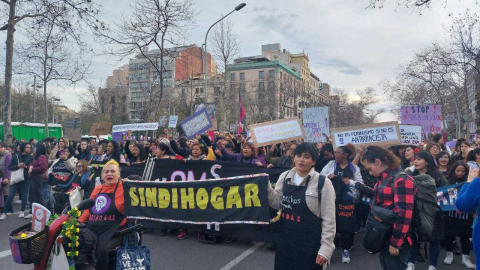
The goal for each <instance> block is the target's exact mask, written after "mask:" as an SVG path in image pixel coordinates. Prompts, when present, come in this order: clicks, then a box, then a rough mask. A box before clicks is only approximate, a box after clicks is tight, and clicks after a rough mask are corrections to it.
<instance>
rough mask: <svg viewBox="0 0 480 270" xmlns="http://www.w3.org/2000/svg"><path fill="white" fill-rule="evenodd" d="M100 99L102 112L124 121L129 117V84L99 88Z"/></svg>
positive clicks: (111, 117) (112, 118)
mask: <svg viewBox="0 0 480 270" xmlns="http://www.w3.org/2000/svg"><path fill="white" fill-rule="evenodd" d="M98 99H99V102H100V112H101V113H102V114H105V115H106V116H107V117H108V118H110V119H111V120H114V119H115V120H117V121H119V122H124V121H126V120H127V118H128V112H129V102H128V86H127V85H120V84H118V85H117V86H115V87H113V88H99V89H98Z"/></svg>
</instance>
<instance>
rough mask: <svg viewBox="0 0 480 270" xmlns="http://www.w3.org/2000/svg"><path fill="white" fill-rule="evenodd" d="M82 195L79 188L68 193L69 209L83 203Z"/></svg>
mask: <svg viewBox="0 0 480 270" xmlns="http://www.w3.org/2000/svg"><path fill="white" fill-rule="evenodd" d="M83 194H84V191H83V189H81V188H76V189H73V190H72V191H70V195H69V200H70V207H71V208H72V209H73V208H75V207H77V205H78V204H79V203H81V202H82V201H83Z"/></svg>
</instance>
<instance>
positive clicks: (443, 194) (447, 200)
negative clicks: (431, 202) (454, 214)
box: [437, 183, 465, 211]
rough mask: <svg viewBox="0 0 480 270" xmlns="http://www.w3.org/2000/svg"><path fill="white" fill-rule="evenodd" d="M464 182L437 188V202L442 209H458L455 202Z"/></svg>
mask: <svg viewBox="0 0 480 270" xmlns="http://www.w3.org/2000/svg"><path fill="white" fill-rule="evenodd" d="M464 184H465V183H458V184H454V185H449V186H443V187H439V188H437V204H438V206H440V208H442V211H451V210H453V211H456V210H458V209H457V207H456V206H455V203H456V202H457V196H458V193H460V190H462V187H463V185H464Z"/></svg>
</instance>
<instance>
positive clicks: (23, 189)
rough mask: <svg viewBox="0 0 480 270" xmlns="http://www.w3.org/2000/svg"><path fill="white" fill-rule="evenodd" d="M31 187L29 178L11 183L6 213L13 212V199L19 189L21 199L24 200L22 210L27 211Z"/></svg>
mask: <svg viewBox="0 0 480 270" xmlns="http://www.w3.org/2000/svg"><path fill="white" fill-rule="evenodd" d="M29 188H30V180H28V179H25V180H24V181H22V182H19V183H15V184H13V185H10V189H9V190H8V198H7V201H6V202H5V213H13V206H12V201H13V197H14V196H15V194H16V193H17V191H20V199H21V200H22V206H21V208H20V210H21V211H25V207H26V206H27V200H28V189H29Z"/></svg>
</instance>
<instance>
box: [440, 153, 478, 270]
mask: <svg viewBox="0 0 480 270" xmlns="http://www.w3.org/2000/svg"><path fill="white" fill-rule="evenodd" d="M468 173H469V168H468V165H467V163H466V162H465V161H457V162H455V163H454V164H453V166H452V168H451V170H450V173H449V174H448V176H447V177H448V180H449V182H450V185H455V184H458V183H464V182H466V181H467V178H468ZM472 224H473V215H472V213H471V212H470V213H468V212H466V213H464V212H460V211H455V210H452V211H448V213H447V214H446V216H445V251H446V257H445V260H444V261H443V262H444V263H445V264H448V265H451V264H452V263H453V250H454V247H455V244H454V242H455V239H456V238H457V235H458V236H459V237H460V244H461V247H462V264H463V265H465V266H466V267H467V268H469V269H475V264H473V263H472V262H471V261H470V256H469V255H470V237H471V236H472V229H471V228H472Z"/></svg>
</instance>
